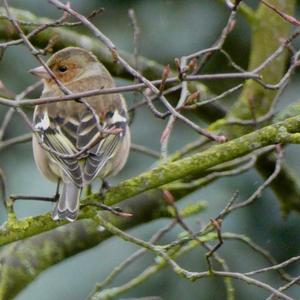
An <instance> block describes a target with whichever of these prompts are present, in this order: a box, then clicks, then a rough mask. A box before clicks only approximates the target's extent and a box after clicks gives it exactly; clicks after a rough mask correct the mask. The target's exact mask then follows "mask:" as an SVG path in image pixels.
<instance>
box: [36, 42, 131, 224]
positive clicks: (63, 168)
mask: <svg viewBox="0 0 300 300" xmlns="http://www.w3.org/2000/svg"><path fill="white" fill-rule="evenodd" d="M47 65H48V66H49V68H50V69H51V70H52V72H53V73H54V74H55V76H56V77H57V78H58V79H59V80H60V82H61V83H62V84H63V85H64V86H65V87H66V88H67V89H69V90H70V91H71V92H73V93H78V92H83V91H88V90H93V89H99V88H110V87H114V86H115V84H114V80H113V78H112V77H111V75H110V73H109V72H108V71H107V69H106V68H105V67H104V66H103V65H102V64H101V63H100V62H99V61H98V60H97V58H96V57H95V56H94V55H93V54H92V53H90V52H88V51H86V50H84V49H81V48H75V47H69V48H65V49H63V50H61V51H59V52H57V53H55V54H54V55H53V56H52V57H51V58H50V59H49V60H48V62H47ZM31 72H32V73H33V74H35V75H37V76H39V77H41V78H43V81H44V90H43V93H42V96H43V97H47V96H60V95H63V92H62V91H61V90H60V89H59V87H58V86H57V84H56V83H55V82H54V80H53V79H51V78H50V76H49V75H48V73H47V72H46V70H45V69H44V68H43V67H38V68H36V69H33V70H31ZM84 100H85V101H86V102H87V103H88V104H90V105H91V107H92V108H93V109H94V111H95V112H96V113H97V116H98V118H99V121H100V124H101V126H103V128H105V129H110V128H119V129H120V132H119V133H118V134H103V133H100V132H99V130H98V128H97V126H96V124H97V123H96V120H95V118H94V116H93V114H92V112H91V110H90V109H88V108H87V106H86V105H85V104H84V103H79V102H75V101H64V102H55V103H50V104H43V105H39V106H36V107H35V111H34V117H33V122H34V125H35V129H36V130H37V131H38V134H39V136H40V139H41V140H42V141H43V142H44V143H45V144H46V145H47V146H48V147H50V148H51V149H53V150H55V151H57V152H59V153H63V154H73V153H76V152H77V151H80V150H81V149H82V148H83V147H85V146H86V145H87V144H88V143H90V142H91V141H92V140H94V139H96V138H97V139H100V141H99V142H98V143H97V144H96V145H95V146H93V147H92V148H91V149H89V151H88V152H87V153H85V155H83V156H82V157H80V158H67V159H66V158H61V157H59V156H57V155H55V154H53V153H50V152H46V151H45V150H44V149H42V148H41V146H40V145H39V143H38V140H37V137H36V136H35V135H34V136H33V153H34V159H35V162H36V164H37V166H38V168H39V169H40V171H41V172H42V174H44V175H45V176H46V177H47V178H48V179H49V180H58V179H62V182H63V190H62V193H61V196H60V199H59V200H58V202H57V204H56V207H55V209H54V211H53V214H52V216H53V218H54V219H68V220H70V221H73V220H75V219H76V218H77V215H78V211H79V196H80V191H81V189H82V188H83V187H84V186H85V185H87V184H89V183H91V182H92V181H93V180H94V179H95V178H96V177H99V178H101V179H105V178H107V177H110V176H113V175H116V174H117V173H118V172H119V171H120V170H121V169H122V168H123V166H124V164H125V163H126V161H127V157H128V154H129V148H130V132H129V127H128V125H127V107H126V103H125V101H124V99H123V97H122V96H121V95H119V94H109V95H97V96H92V97H88V98H85V99H84Z"/></svg>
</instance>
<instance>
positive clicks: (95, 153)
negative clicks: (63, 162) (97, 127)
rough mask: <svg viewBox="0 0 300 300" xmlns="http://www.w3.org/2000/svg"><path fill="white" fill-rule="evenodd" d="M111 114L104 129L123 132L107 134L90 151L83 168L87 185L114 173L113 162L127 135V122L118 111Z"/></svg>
mask: <svg viewBox="0 0 300 300" xmlns="http://www.w3.org/2000/svg"><path fill="white" fill-rule="evenodd" d="M109 113H112V115H111V116H109V117H108V118H107V119H106V122H105V123H104V126H103V127H104V128H105V129H112V128H114V129H121V131H120V132H119V133H117V134H107V135H106V136H104V137H103V138H102V139H101V140H100V142H99V143H98V144H96V145H95V146H94V147H93V148H91V149H90V150H89V151H88V154H89V155H88V157H87V159H86V162H85V165H84V168H83V178H84V182H86V183H89V182H91V181H92V180H93V179H94V178H95V177H96V176H99V177H101V178H105V177H107V176H108V175H109V174H110V173H112V172H113V171H114V170H113V164H112V161H113V159H114V157H115V155H116V153H118V149H119V147H120V146H121V144H122V141H123V139H124V136H125V134H126V127H127V120H126V117H125V116H121V115H120V113H119V111H118V110H115V111H113V112H109Z"/></svg>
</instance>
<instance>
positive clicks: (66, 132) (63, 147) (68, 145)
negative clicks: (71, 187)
mask: <svg viewBox="0 0 300 300" xmlns="http://www.w3.org/2000/svg"><path fill="white" fill-rule="evenodd" d="M33 121H34V126H35V129H36V130H37V132H38V134H39V136H40V138H41V140H42V142H43V143H44V144H45V145H46V146H48V147H49V148H50V149H52V150H54V151H55V152H58V153H60V154H66V155H72V154H75V153H76V152H77V151H78V149H77V148H76V146H75V145H74V141H75V139H74V137H73V138H72V135H71V133H72V130H70V127H72V126H75V125H76V124H75V123H76V122H75V121H76V120H73V119H68V121H67V122H65V123H63V122H62V120H61V119H60V118H59V117H51V116H49V114H48V111H47V109H38V110H36V112H35V114H34V120H33ZM75 127H78V124H77V126H75ZM48 153H49V155H50V156H51V158H52V160H53V161H54V162H55V163H57V165H58V166H59V167H60V168H61V169H62V170H63V174H65V175H67V176H68V178H70V179H71V181H72V182H73V183H74V184H75V185H76V186H78V187H81V186H82V182H83V181H82V176H81V169H80V165H79V162H78V158H64V157H60V156H59V155H58V154H56V153H54V152H51V151H49V152H48Z"/></svg>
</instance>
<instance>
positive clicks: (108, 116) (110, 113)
mask: <svg viewBox="0 0 300 300" xmlns="http://www.w3.org/2000/svg"><path fill="white" fill-rule="evenodd" d="M113 115H114V112H113V111H109V112H107V114H106V118H112V117H113Z"/></svg>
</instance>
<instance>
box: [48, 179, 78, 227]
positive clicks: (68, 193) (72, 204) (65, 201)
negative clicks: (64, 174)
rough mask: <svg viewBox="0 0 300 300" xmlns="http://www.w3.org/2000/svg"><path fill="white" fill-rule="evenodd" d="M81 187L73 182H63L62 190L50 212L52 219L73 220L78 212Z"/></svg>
mask: <svg viewBox="0 0 300 300" xmlns="http://www.w3.org/2000/svg"><path fill="white" fill-rule="evenodd" d="M80 191H81V189H80V188H78V187H77V186H76V185H75V184H74V183H64V184H63V190H62V193H61V195H60V198H59V200H58V201H57V203H56V205H55V208H54V210H53V212H52V219H53V220H64V219H66V220H68V221H70V222H73V221H75V220H76V218H77V216H78V214H79V197H80Z"/></svg>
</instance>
